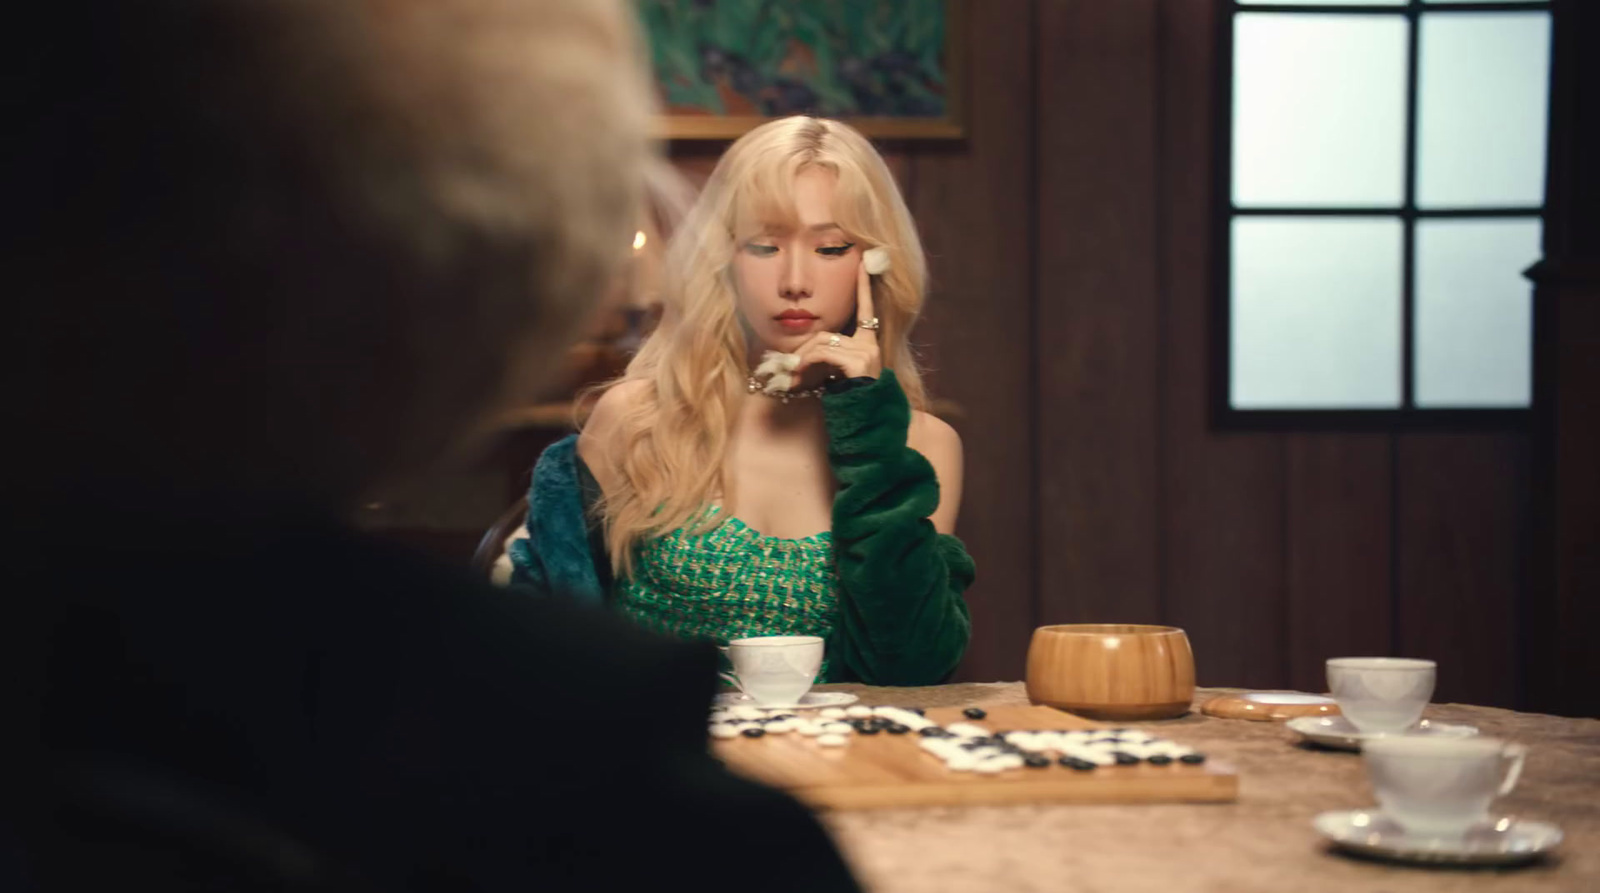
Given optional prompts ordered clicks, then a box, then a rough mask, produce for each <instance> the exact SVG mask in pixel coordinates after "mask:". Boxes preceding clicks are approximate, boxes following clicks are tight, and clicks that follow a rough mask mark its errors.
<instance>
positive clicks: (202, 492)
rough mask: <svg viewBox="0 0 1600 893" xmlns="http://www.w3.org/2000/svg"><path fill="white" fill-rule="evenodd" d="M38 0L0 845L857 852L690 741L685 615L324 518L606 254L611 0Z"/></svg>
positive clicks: (147, 862) (630, 181) (698, 727)
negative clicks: (471, 562) (840, 847)
mask: <svg viewBox="0 0 1600 893" xmlns="http://www.w3.org/2000/svg"><path fill="white" fill-rule="evenodd" d="M36 12H42V13H43V14H44V16H45V17H46V18H47V19H48V20H49V21H48V22H44V23H39V22H37V21H36V22H35V27H33V28H31V29H22V28H15V29H11V30H10V43H11V44H12V45H11V46H8V48H7V61H6V62H5V63H4V64H5V65H6V66H8V67H9V68H11V69H12V71H11V72H10V73H9V74H8V75H7V76H6V78H5V80H4V87H3V89H4V91H5V93H6V101H7V105H8V106H9V107H10V108H9V109H8V111H10V115H9V116H8V117H9V119H10V120H9V125H10V126H9V131H8V135H7V137H6V140H5V142H4V150H3V151H4V153H5V158H4V164H3V165H0V170H3V173H0V176H3V177H4V181H5V192H4V195H5V196H6V198H7V207H6V212H7V214H8V217H9V219H8V222H7V235H6V241H7V245H8V249H9V250H8V255H9V256H10V257H11V258H12V263H11V264H10V265H9V266H10V267H11V270H12V276H13V281H12V283H11V295H10V296H9V300H8V305H10V309H9V310H8V313H7V317H8V320H7V326H6V329H7V342H8V343H7V348H6V350H5V351H4V355H5V362H6V363H7V365H8V370H7V376H6V382H7V400H6V409H7V411H8V413H9V414H10V420H11V424H10V425H9V426H8V428H9V430H10V434H11V440H12V444H11V446H12V447H13V449H12V450H11V452H12V458H11V460H10V461H9V462H8V463H6V464H5V466H4V471H3V472H0V480H3V486H4V494H3V498H4V501H5V505H6V507H7V514H8V528H9V530H8V536H7V537H6V544H7V552H8V555H7V557H6V561H5V562H4V565H3V566H4V570H3V571H0V575H3V577H0V587H3V589H4V590H5V591H6V593H7V596H6V600H5V602H4V605H5V607H4V611H5V616H4V617H3V618H0V628H3V629H4V630H5V632H6V636H5V639H6V641H4V642H3V643H0V645H3V646H4V654H5V659H6V660H7V661H10V662H12V663H13V666H11V667H7V668H6V671H7V674H6V677H5V678H6V679H7V684H8V685H19V686H20V688H19V691H18V692H17V694H16V696H15V697H10V698H8V700H7V703H8V704H11V705H14V707H13V709H14V710H15V713H14V714H13V715H12V716H11V717H10V718H9V719H10V720H11V722H9V724H8V737H9V738H12V740H13V741H16V740H20V741H22V742H23V745H24V746H23V749H22V752H21V754H20V756H19V757H18V758H16V759H13V760H11V761H9V762H8V764H7V767H6V771H5V773H4V776H3V781H4V784H5V790H4V791H3V794H4V802H5V803H6V812H7V813H8V814H7V815H6V816H5V822H4V824H3V825H0V872H3V873H4V876H3V877H0V887H3V888H5V889H7V890H13V889H17V890H29V889H38V890H54V889H62V890H89V889H127V890H144V889H163V890H187V889H207V890H254V889H274V890H284V889H364V890H365V889H370V890H401V889H413V890H425V889H450V890H515V891H518V893H528V891H533V890H559V889H593V890H606V889H622V885H623V884H633V883H638V882H641V881H644V880H650V881H653V882H655V883H659V884H664V885H666V886H670V887H676V886H679V885H681V884H683V883H684V882H689V883H697V882H701V883H703V882H704V881H705V880H707V879H710V878H713V877H715V876H717V875H719V874H722V873H725V872H732V873H733V874H734V875H735V876H739V877H746V878H756V877H758V878H760V883H761V884H762V885H763V886H764V887H767V888H771V889H795V890H800V889H805V890H841V889H842V890H850V889H854V884H853V882H852V881H851V880H850V878H849V875H848V873H847V872H846V870H845V868H844V866H843V864H842V862H841V861H840V859H839V857H838V855H837V853H836V852H835V851H834V850H833V848H832V846H831V844H830V843H829V842H828V840H827V838H826V836H825V835H824V834H823V832H822V830H821V829H820V827H819V826H818V825H817V824H816V822H815V821H814V820H813V819H812V818H811V817H810V816H809V815H808V814H807V813H806V812H805V811H804V810H803V809H801V808H800V807H799V806H798V805H796V804H795V803H794V802H793V801H791V800H789V799H787V798H785V797H783V796H781V795H779V794H777V793H775V792H773V791H769V790H767V789H764V788H760V787H757V786H754V785H751V784H748V783H745V782H743V781H740V780H738V779H735V778H733V777H732V776H730V775H728V774H727V773H726V772H724V771H723V770H722V768H721V767H720V766H719V765H718V764H717V763H715V762H714V761H713V760H712V759H711V758H710V757H709V756H708V754H707V752H706V747H705V736H704V728H705V726H704V722H705V711H706V710H707V705H708V703H709V700H710V698H711V696H712V694H713V692H714V691H715V682H716V677H715V673H714V667H715V665H716V661H715V653H714V651H713V650H712V649H711V648H710V647H709V646H695V645H687V644H681V643H676V642H672V641H669V640H665V639H660V638H657V637H655V636H652V635H649V634H646V633H644V632H642V631H637V630H634V629H632V628H631V627H630V626H628V625H625V624H624V623H622V622H621V621H613V620H608V619H607V618H605V617H602V616H599V615H598V614H597V613H596V612H593V611H590V610H587V609H584V608H582V607H571V606H568V605H567V604H565V603H564V601H563V600H554V599H552V600H545V601H544V602H537V601H535V600H530V599H527V598H519V597H515V596H513V595H508V594H507V593H505V592H503V591H500V590H498V589H494V588H491V587H490V586H488V585H487V584H486V583H483V584H480V583H478V582H476V581H474V580H472V579H469V578H468V577H466V576H465V575H464V574H462V573H457V572H456V571H454V570H453V569H450V568H446V567H441V566H435V565H432V564H430V563H429V562H427V561H425V560H423V559H421V558H418V557H413V556H410V555H407V554H404V553H402V552H400V551H398V550H397V549H395V548H393V547H391V546H387V545H384V544H381V543H379V542H376V541H372V540H368V539H366V538H364V537H362V536H360V535H357V534H356V533H354V532H352V531H350V530H349V529H348V528H347V527H346V525H345V523H344V520H343V519H345V518H347V517H349V515H350V513H351V511H352V510H353V508H354V506H356V505H357V504H359V501H360V500H361V498H362V497H363V495H364V494H367V493H369V492H371V490H372V488H373V487H374V486H375V485H377V484H380V483H383V482H388V481H396V480H404V479H405V478H406V477H407V476H408V475H411V474H413V473H415V472H416V471H417V470H418V469H421V468H423V467H425V466H426V465H427V464H428V463H430V462H432V461H435V460H436V459H438V458H439V457H440V456H441V455H443V454H444V453H446V452H448V451H450V450H452V449H457V448H459V447H460V442H461V439H462V432H464V431H467V430H470V429H471V428H472V427H473V426H474V425H475V424H476V422H477V421H478V420H479V419H481V418H482V416H483V413H484V412H485V411H486V410H488V409H490V408H492V407H493V406H494V405H495V404H496V402H497V401H498V400H503V399H506V398H507V397H509V396H512V395H511V394H510V393H509V390H510V389H509V388H508V387H507V384H508V383H515V384H517V385H528V384H529V383H533V382H538V381H539V380H540V379H541V378H543V377H544V376H545V375H546V373H547V372H548V371H550V368H549V367H553V366H554V365H555V360H556V358H557V357H558V356H559V354H560V350H559V349H560V347H561V346H562V345H563V344H564V342H565V340H566V339H567V338H568V337H569V336H570V335H571V334H573V333H574V332H575V330H576V329H577V328H578V327H579V326H581V325H582V323H583V322H584V321H585V319H586V318H587V317H588V316H589V314H590V312H591V310H592V307H591V305H592V303H593V300H592V299H593V297H594V296H596V295H599V294H602V293H605V292H606V291H607V290H608V289H609V287H610V281H611V277H612V276H613V275H614V272H615V270H616V269H617V265H618V264H619V263H620V261H621V260H622V258H623V255H624V252H625V251H626V249H627V246H628V241H629V236H630V235H631V233H632V232H633V229H634V226H635V223H636V221H637V219H638V217H637V215H638V213H639V202H640V196H641V192H642V184H643V180H644V177H645V172H646V170H647V167H648V166H649V165H650V164H652V163H653V161H654V156H653V154H652V151H651V148H650V145H649V143H648V141H647V139H646V136H645V133H646V129H647V124H648V117H649V114H650V105H649V102H648V99H647V97H648V91H647V88H646V85H645V82H644V79H643V76H642V73H641V66H640V64H639V58H640V56H639V50H638V47H637V46H636V36H635V34H634V32H633V28H632V25H631V23H630V21H629V20H628V19H627V18H626V17H625V15H624V12H623V4H621V3H620V2H616V0H605V2H600V0H521V2H511V0H391V2H385V3H377V2H371V3H354V2H330V0H154V2H145V3H138V4H126V3H86V4H49V5H45V6H42V7H40V8H39V10H36ZM19 733H20V734H19ZM777 854H781V856H782V863H781V869H777V870H773V868H772V862H771V858H772V857H773V856H774V855H777Z"/></svg>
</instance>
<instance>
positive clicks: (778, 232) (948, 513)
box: [511, 117, 973, 685]
mask: <svg viewBox="0 0 1600 893" xmlns="http://www.w3.org/2000/svg"><path fill="white" fill-rule="evenodd" d="M873 248H877V249H881V250H882V251H883V252H884V253H886V254H887V257H888V261H889V264H888V269H887V270H886V271H884V272H883V273H882V274H881V275H879V276H869V274H868V272H867V269H866V265H865V264H863V262H862V255H863V252H865V251H867V250H868V249H873ZM668 271H669V276H670V277H671V287H670V288H669V289H668V297H667V308H666V312H665V314H664V316H663V319H662V323H661V326H660V328H659V329H658V330H657V332H656V333H655V334H654V335H653V336H652V337H651V338H650V339H649V340H648V341H647V342H646V343H645V345H644V346H643V348H641V350H640V352H639V354H638V356H637V357H636V358H635V359H634V361H633V362H632V363H631V364H630V365H629V367H628V370H627V372H626V374H625V375H624V376H623V377H622V379H621V380H620V381H617V382H615V383H614V384H612V385H611V386H610V387H609V388H608V389H607V390H606V391H605V392H604V394H603V395H602V396H601V398H600V400H599V401H598V403H597V404H596V406H595V410H594V413H593V414H592V416H591V417H590V419H589V422H588V424H587V425H586V427H585V428H584V430H583V433H582V435H581V437H579V438H577V440H576V446H575V448H574V444H573V442H572V440H571V439H569V440H568V441H564V442H562V443H560V444H557V445H556V446H555V447H552V448H551V449H550V450H549V451H547V452H546V454H545V455H544V456H543V457H541V460H540V462H539V465H538V466H537V467H536V468H535V472H534V481H533V486H532V489H531V493H530V512H529V522H528V530H529V534H530V541H523V542H518V543H514V544H513V546H512V550H511V557H512V561H513V564H514V565H515V572H514V574H513V581H514V582H518V583H522V584H525V585H530V586H533V587H536V588H545V589H555V590H563V591H567V592H573V593H577V594H578V595H580V596H588V597H590V598H592V599H595V600H597V601H607V602H609V603H611V604H612V605H614V606H615V607H616V608H617V609H619V610H620V611H622V612H623V613H625V614H627V615H629V616H631V617H633V618H634V619H635V620H637V621H639V622H640V623H642V624H643V625H644V626H646V627H648V628H651V629H654V630H658V631H664V632H670V633H674V634H677V635H680V636H684V637H687V638H694V639H708V640H712V641H726V640H728V639H733V638H740V637H744V636H756V635H819V636H824V637H826V638H827V642H828V646H827V658H826V660H825V662H824V665H823V671H822V678H823V679H824V680H825V681H844V680H859V681H864V682H868V683H873V684H885V685H921V684H931V683H936V682H939V681H941V680H943V679H944V678H946V677H947V676H949V674H950V673H951V672H952V671H953V670H954V669H955V666H956V664H957V663H959V662H960V659H961V656H962V653H963V651H964V650H965V648H966V644H967V640H968V637H969V634H970V625H969V620H968V614H967V609H966V605H965V603H964V602H963V600H962V593H963V591H964V590H965V589H966V588H967V586H968V585H970V584H971V582H972V578H973V566H972V561H971V559H970V558H969V557H968V555H967V553H966V550H965V549H964V548H963V547H962V545H961V542H960V541H959V540H957V539H956V538H955V536H954V535H953V532H954V529H955V523H956V515H957V512H958V510H959V507H960V499H961V483H962V481H961V440H960V438H959V437H958V436H957V434H956V432H955V431H954V430H953V429H952V428H951V427H950V426H949V425H947V424H945V423H944V422H942V421H940V420H938V419H936V418H934V417H933V416H931V415H929V414H928V413H927V412H926V411H925V405H926V398H925V396H924V392H923V388H922V382H921V379H920V377H919V375H918V372H917V367H916V363H915V360H914V358H913V357H912V355H911V350H910V347H909V342H908V336H909V334H910V330H911V327H912V325H913V324H914V322H915V321H916V318H917V314H918V312H919V311H920V310H921V307H922V301H923V286H924V282H925V278H926V271H925V265H924V261H923V256H922V249H921V246H920V245H919V244H918V241H917V236H916V231H915V228H914V227H913V225H912V222H911V218H910V215H909V213H908V212H907V211H906V207H905V203H904V201H903V200H902V199H901V197H900V194H899V192H898V190H897V189H896V187H895V183H894V179H893V177H892V176H891V175H890V173H889V170H888V168H887V166H885V165H884V163H883V159H882V158H881V157H879V156H878V154H877V153H876V152H875V151H874V150H873V148H872V146H871V144H870V143H868V142H867V141H866V139H864V138H863V137H862V136H861V135H860V134H859V133H857V132H856V131H855V130H852V129H851V128H849V127H847V126H845V125H843V124H840V123H838V122H835V121H828V120H822V119H816V118H808V117H793V118H786V119H782V120H778V121H773V122H771V123H768V124H766V125H764V126H762V127H759V128H757V129H755V130H753V131H751V132H750V133H748V134H746V135H745V136H744V137H743V138H741V139H740V140H738V141H737V142H736V143H734V145H733V146H732V147H731V148H730V149H729V150H728V152H727V153H726V154H725V155H724V156H723V158H722V160H721V161H720V162H719V163H718V165H717V168H716V170H715V171H714V172H713V173H712V175H711V178H710V180H709V181H708V182H707V184H706V187H705V190H704V192H703V193H702V194H701V196H700V198H699V200H698V201H697V202H696V204H695V206H694V207H693V208H692V209H691V210H690V212H689V214H688V217H687V218H686V219H685V220H684V222H683V224H682V225H681V226H680V227H679V228H678V231H677V235H676V236H675V237H674V240H673V243H672V246H671V248H670V249H669V253H668ZM769 352H775V353H778V354H786V355H790V356H791V357H792V359H790V360H789V362H788V364H787V368H791V369H792V370H793V375H794V376H795V378H796V380H795V382H794V383H793V384H792V386H791V387H789V388H788V389H787V390H779V389H775V388H772V387H771V384H772V382H770V381H765V382H764V381H762V380H761V379H758V378H757V377H756V376H755V375H754V374H752V370H756V369H758V368H760V367H762V359H763V357H765V356H768V355H769ZM580 513H586V514H587V517H588V518H589V519H590V522H591V523H589V524H588V525H587V526H586V525H585V522H584V518H583V515H582V514H580Z"/></svg>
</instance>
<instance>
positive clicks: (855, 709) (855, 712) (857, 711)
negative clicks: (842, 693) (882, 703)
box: [844, 704, 872, 719]
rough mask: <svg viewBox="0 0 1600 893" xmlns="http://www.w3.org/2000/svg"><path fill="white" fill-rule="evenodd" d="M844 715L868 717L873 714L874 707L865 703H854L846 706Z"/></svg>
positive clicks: (857, 717) (859, 717)
mask: <svg viewBox="0 0 1600 893" xmlns="http://www.w3.org/2000/svg"><path fill="white" fill-rule="evenodd" d="M844 715H845V716H848V717H851V718H853V719H866V718H867V717H869V716H871V715H872V708H871V707H867V706H865V705H863V704H854V705H852V706H850V707H847V708H845V711H844Z"/></svg>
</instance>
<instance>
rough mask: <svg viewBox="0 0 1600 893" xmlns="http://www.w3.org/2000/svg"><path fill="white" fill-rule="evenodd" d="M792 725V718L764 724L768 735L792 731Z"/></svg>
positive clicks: (793, 723)
mask: <svg viewBox="0 0 1600 893" xmlns="http://www.w3.org/2000/svg"><path fill="white" fill-rule="evenodd" d="M794 727H795V722H794V720H792V719H780V720H778V721H777V722H769V723H767V724H766V726H764V728H765V729H766V730H767V734H768V735H782V734H784V733H786V732H792V731H794Z"/></svg>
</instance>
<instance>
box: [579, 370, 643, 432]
mask: <svg viewBox="0 0 1600 893" xmlns="http://www.w3.org/2000/svg"><path fill="white" fill-rule="evenodd" d="M649 391H650V382H648V381H645V380H644V379H642V378H636V379H633V380H631V381H619V382H617V383H616V384H614V385H612V386H611V387H609V388H607V389H606V391H605V393H603V394H601V395H600V399H599V400H596V401H595V404H594V409H592V410H590V411H589V418H588V420H587V421H585V422H584V424H583V433H584V434H585V435H587V434H589V433H590V432H591V431H592V432H594V433H596V434H604V433H606V432H607V431H610V430H614V429H615V428H616V426H617V424H618V422H620V421H621V420H622V417H623V416H625V415H627V412H628V410H630V409H632V408H633V407H635V406H637V405H638V404H639V401H640V400H643V399H644V397H645V395H646V394H647V393H649Z"/></svg>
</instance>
